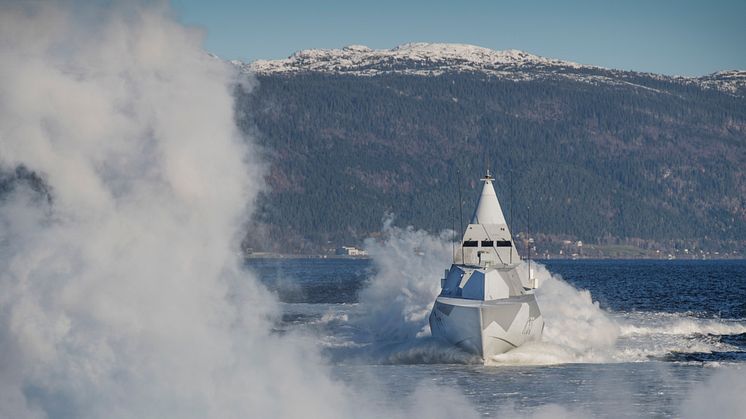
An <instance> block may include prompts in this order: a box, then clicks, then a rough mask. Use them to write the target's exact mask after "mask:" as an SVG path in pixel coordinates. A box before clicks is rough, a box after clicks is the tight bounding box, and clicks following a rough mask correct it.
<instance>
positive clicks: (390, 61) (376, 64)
mask: <svg viewBox="0 0 746 419" xmlns="http://www.w3.org/2000/svg"><path fill="white" fill-rule="evenodd" d="M232 63H233V64H235V65H236V66H238V67H240V68H241V69H242V70H244V71H246V72H252V73H256V74H259V75H299V74H302V73H325V74H337V75H355V76H369V77H370V76H379V75H384V74H401V75H420V76H437V75H442V74H448V73H450V74H453V73H479V74H484V75H489V76H493V77H497V78H500V79H503V80H515V81H530V80H537V79H556V80H559V79H566V80H574V81H582V82H586V83H590V84H601V83H604V84H613V85H625V84H627V85H630V86H632V87H634V86H635V83H634V81H635V80H636V79H638V78H639V77H640V75H641V74H642V75H644V76H645V77H647V78H650V79H653V80H656V79H657V80H661V81H668V82H675V83H680V84H683V85H695V86H697V87H700V88H704V89H715V90H720V91H723V92H726V93H731V94H735V95H744V94H746V71H738V70H734V71H722V72H718V73H714V74H710V75H707V76H703V77H680V76H677V77H668V76H662V75H657V74H651V73H638V72H632V71H620V70H610V69H606V68H603V67H598V66H591V65H582V64H578V63H574V62H571V61H563V60H557V59H551V58H544V57H540V56H538V55H533V54H530V53H527V52H523V51H519V50H505V51H495V50H491V49H489V48H482V47H478V46H474V45H466V44H430V43H409V44H404V45H400V46H398V47H395V48H392V49H384V50H373V49H370V48H368V47H366V46H362V45H350V46H347V47H344V48H342V49H308V50H303V51H299V52H296V53H295V54H293V55H291V56H290V57H289V58H287V59H284V60H271V61H270V60H257V61H254V62H252V63H248V64H247V63H242V62H240V61H233V62H232ZM638 87H640V88H645V86H638Z"/></svg>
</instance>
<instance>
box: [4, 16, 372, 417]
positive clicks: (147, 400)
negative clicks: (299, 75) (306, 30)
mask: <svg viewBox="0 0 746 419" xmlns="http://www.w3.org/2000/svg"><path fill="white" fill-rule="evenodd" d="M105 7H107V8H104V6H101V7H97V6H93V5H82V4H79V5H76V4H67V3H55V4H44V3H33V4H15V5H3V6H2V9H0V165H1V166H2V169H3V170H5V171H8V170H13V169H14V168H15V167H17V166H18V165H24V166H25V167H27V168H28V169H29V170H33V171H35V172H36V173H37V174H38V175H39V176H40V177H41V178H42V179H43V180H44V181H45V182H46V184H47V185H48V189H49V190H50V191H51V197H52V198H51V203H47V201H46V200H44V199H39V198H38V193H36V192H33V190H32V189H30V188H27V187H23V185H20V184H19V185H18V186H17V187H16V188H15V190H14V191H13V192H12V193H10V194H6V195H5V197H4V199H3V201H2V204H1V205H0V267H2V268H1V269H0V354H1V355H0V417H7V418H11V417H12V418H36V417H38V418H43V417H52V418H66V417H75V418H100V417H107V418H119V417H122V418H124V417H126V418H132V417H142V418H147V417H153V418H155V417H157V418H163V417H181V418H188V417H200V418H203V417H219V418H230V417H246V416H253V417H301V416H302V417H308V416H311V417H334V416H336V415H337V414H341V415H346V416H350V414H351V413H352V412H354V411H355V410H354V409H353V401H352V400H353V397H351V396H350V394H349V391H348V390H347V389H345V388H344V387H343V386H342V385H340V384H337V383H336V382H334V381H333V380H332V379H331V378H330V377H329V374H328V373H327V371H326V369H325V368H324V367H323V361H322V360H321V358H320V356H319V355H318V353H317V352H316V351H315V350H314V349H312V348H313V347H312V346H311V345H307V344H304V343H302V342H300V341H299V340H296V339H294V338H292V337H284V338H283V337H278V336H276V335H273V334H272V333H270V330H271V321H272V319H273V318H274V317H275V316H276V315H277V313H278V307H277V304H276V303H275V300H274V298H273V297H271V296H270V295H269V293H268V292H266V290H265V289H264V288H262V287H261V286H259V285H258V283H257V282H256V281H255V280H254V278H252V277H251V276H250V275H248V274H247V273H245V272H242V270H241V268H240V265H239V264H238V259H237V257H236V250H237V249H238V246H237V239H238V237H237V236H236V234H237V233H238V231H237V227H239V226H240V225H241V221H242V220H243V219H245V216H246V215H247V213H248V212H249V211H251V203H252V202H253V199H254V197H255V196H256V194H257V191H258V190H259V189H260V188H261V187H262V182H261V173H262V168H261V164H259V163H258V162H257V161H256V158H255V157H254V156H255V154H256V153H255V152H254V150H252V147H251V146H250V145H248V144H247V143H246V142H245V141H244V140H242V139H241V138H240V136H239V135H238V132H237V130H236V127H235V125H234V121H233V98H232V94H231V92H232V90H231V89H233V88H234V86H235V85H236V82H237V80H236V79H235V77H236V76H235V74H234V73H233V72H232V70H231V69H230V68H229V67H228V66H226V65H225V64H223V63H222V62H220V61H219V60H216V59H213V58H211V57H209V56H208V55H207V54H205V53H204V52H203V51H202V50H201V48H200V43H201V34H200V32H199V31H196V30H193V29H189V28H184V27H182V26H180V25H178V24H177V23H175V22H174V21H173V20H172V19H171V18H170V16H169V11H168V8H167V7H165V6H162V5H155V6H133V5H129V4H126V3H125V4H119V5H113V6H112V5H111V4H106V5H105ZM247 203H248V205H247ZM364 404H365V401H364V400H356V402H355V407H357V406H360V405H364Z"/></svg>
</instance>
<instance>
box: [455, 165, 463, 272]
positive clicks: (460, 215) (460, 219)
mask: <svg viewBox="0 0 746 419" xmlns="http://www.w3.org/2000/svg"><path fill="white" fill-rule="evenodd" d="M456 177H457V178H458V179H457V180H458V223H459V229H460V233H461V236H462V237H463V235H464V209H463V206H464V204H463V201H462V200H461V170H459V169H456ZM461 263H464V244H463V243H461Z"/></svg>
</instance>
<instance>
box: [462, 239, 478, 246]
mask: <svg viewBox="0 0 746 419" xmlns="http://www.w3.org/2000/svg"><path fill="white" fill-rule="evenodd" d="M478 243H479V242H478V241H476V240H464V247H477V246H478Z"/></svg>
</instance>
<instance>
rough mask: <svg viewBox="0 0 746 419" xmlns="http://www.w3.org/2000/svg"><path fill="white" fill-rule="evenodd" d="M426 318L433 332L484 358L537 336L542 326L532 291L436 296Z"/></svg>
mask: <svg viewBox="0 0 746 419" xmlns="http://www.w3.org/2000/svg"><path fill="white" fill-rule="evenodd" d="M429 320H430V330H431V331H432V334H433V336H435V337H438V338H441V339H444V340H446V341H448V342H450V343H451V344H454V345H457V346H459V347H461V348H463V349H464V350H466V351H468V352H470V353H473V354H476V355H479V356H481V357H482V358H483V359H487V358H489V357H491V356H494V355H498V354H501V353H505V352H507V351H509V350H511V349H514V348H517V347H519V346H521V345H523V344H524V343H526V342H529V341H532V340H539V339H540V338H541V333H542V330H543V329H544V320H543V318H542V316H541V312H540V311H539V306H538V304H536V298H535V296H534V295H533V294H525V295H520V296H515V297H510V298H502V299H498V300H492V301H481V300H469V299H464V298H454V297H438V298H437V299H436V300H435V305H434V306H433V311H432V313H431V314H430V319H429Z"/></svg>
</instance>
